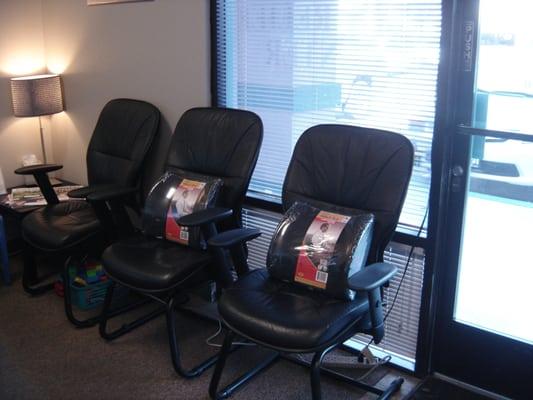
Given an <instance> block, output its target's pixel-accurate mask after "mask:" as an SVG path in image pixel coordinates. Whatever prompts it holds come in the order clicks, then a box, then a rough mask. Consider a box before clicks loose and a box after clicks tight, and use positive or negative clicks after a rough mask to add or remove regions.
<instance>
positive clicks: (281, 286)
mask: <svg viewBox="0 0 533 400" xmlns="http://www.w3.org/2000/svg"><path fill="white" fill-rule="evenodd" d="M367 299H368V297H367V296H366V295H365V294H364V293H363V294H357V295H356V297H355V299H354V300H352V301H347V300H337V299H334V298H331V297H329V296H326V295H324V294H323V293H320V292H318V291H310V290H308V289H306V288H303V287H300V286H297V285H294V284H290V283H286V282H283V281H280V280H277V279H274V278H271V277H270V276H269V274H268V272H267V271H266V270H264V269H261V270H255V271H252V272H250V273H249V274H248V275H246V276H244V277H242V278H241V279H239V280H238V281H237V282H236V283H235V284H234V285H233V286H231V287H230V288H228V289H226V290H225V291H224V293H223V295H222V296H221V298H220V300H219V312H220V315H221V317H222V319H223V320H224V322H225V323H226V324H227V325H228V326H229V327H230V328H231V329H233V330H235V331H236V332H238V333H240V334H242V335H244V336H245V337H248V338H250V339H252V340H254V341H258V342H260V343H262V344H266V345H268V346H272V347H275V348H279V349H286V350H287V351H289V350H302V351H305V350H307V349H308V350H311V349H314V348H316V347H320V346H322V345H324V344H326V343H327V342H328V341H329V340H331V339H333V338H334V337H335V336H337V335H338V334H340V333H341V332H343V330H344V329H345V328H347V327H348V326H349V325H350V324H351V323H353V322H354V321H356V320H358V319H360V318H361V317H362V316H363V315H365V314H366V312H367V310H368V300H367Z"/></svg>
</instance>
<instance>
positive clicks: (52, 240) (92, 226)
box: [22, 201, 100, 250]
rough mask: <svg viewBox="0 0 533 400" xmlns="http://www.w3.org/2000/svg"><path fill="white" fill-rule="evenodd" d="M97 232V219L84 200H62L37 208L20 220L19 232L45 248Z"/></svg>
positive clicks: (71, 242) (56, 247) (55, 247)
mask: <svg viewBox="0 0 533 400" xmlns="http://www.w3.org/2000/svg"><path fill="white" fill-rule="evenodd" d="M99 232H100V222H99V221H98V218H97V217H96V215H95V213H94V210H93V208H92V206H91V205H90V204H89V203H87V202H86V201H65V202H61V203H59V204H53V205H48V206H46V207H43V208H41V209H38V210H36V211H34V212H32V213H31V214H29V215H28V216H26V217H25V218H24V220H23V221H22V234H23V236H24V239H25V240H26V241H28V242H29V243H30V244H31V245H33V246H35V247H38V248H42V249H45V250H59V249H64V248H67V247H70V246H74V245H76V244H78V243H80V242H83V241H85V240H87V239H89V238H90V237H91V236H93V235H96V234H98V233H99Z"/></svg>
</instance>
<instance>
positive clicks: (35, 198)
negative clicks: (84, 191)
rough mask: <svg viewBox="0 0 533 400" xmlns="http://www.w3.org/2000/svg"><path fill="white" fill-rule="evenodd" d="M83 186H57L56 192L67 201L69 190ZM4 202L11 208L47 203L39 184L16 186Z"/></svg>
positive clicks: (62, 199) (59, 197) (61, 198)
mask: <svg viewBox="0 0 533 400" xmlns="http://www.w3.org/2000/svg"><path fill="white" fill-rule="evenodd" d="M81 187H82V186H80V185H69V186H56V187H54V192H56V195H57V198H58V199H59V201H67V200H69V199H70V198H69V197H68V192H70V191H71V190H74V189H79V188H81ZM4 203H5V204H6V205H8V206H9V207H11V208H20V207H35V206H45V205H46V204H47V203H46V200H45V198H44V196H43V194H42V193H41V189H39V187H38V186H32V187H24V188H14V189H13V190H11V193H9V195H8V196H7V198H6V199H5V200H4Z"/></svg>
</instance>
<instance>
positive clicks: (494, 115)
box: [474, 0, 533, 134]
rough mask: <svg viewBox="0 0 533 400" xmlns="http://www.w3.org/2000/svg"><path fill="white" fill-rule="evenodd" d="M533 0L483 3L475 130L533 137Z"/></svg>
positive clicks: (481, 9)
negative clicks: (506, 132)
mask: <svg viewBox="0 0 533 400" xmlns="http://www.w3.org/2000/svg"><path fill="white" fill-rule="evenodd" d="M531 15H533V1H524V0H507V1H495V0H483V1H481V3H480V20H479V21H480V22H479V27H480V32H479V53H478V68H477V84H476V96H475V121H474V125H475V126H476V127H478V128H487V129H492V130H500V131H514V132H522V133H529V134H533V118H531V112H533V75H532V71H533V29H531Z"/></svg>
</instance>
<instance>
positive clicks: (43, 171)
mask: <svg viewBox="0 0 533 400" xmlns="http://www.w3.org/2000/svg"><path fill="white" fill-rule="evenodd" d="M61 168H63V166H62V165H59V164H37V165H28V166H27V167H22V168H18V169H16V170H15V174H17V175H33V177H34V178H35V181H36V182H37V185H39V188H40V189H41V193H42V194H43V196H44V198H45V200H46V202H47V203H48V204H58V203H59V199H58V198H57V194H56V192H55V191H54V188H53V187H52V184H51V183H50V178H49V177H48V175H47V173H48V172H52V171H57V170H58V169H61Z"/></svg>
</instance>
